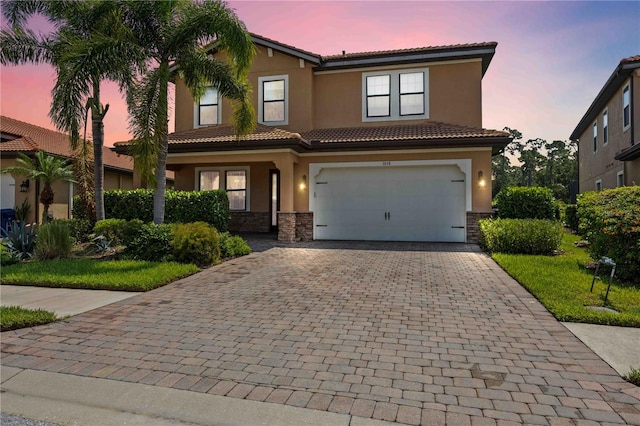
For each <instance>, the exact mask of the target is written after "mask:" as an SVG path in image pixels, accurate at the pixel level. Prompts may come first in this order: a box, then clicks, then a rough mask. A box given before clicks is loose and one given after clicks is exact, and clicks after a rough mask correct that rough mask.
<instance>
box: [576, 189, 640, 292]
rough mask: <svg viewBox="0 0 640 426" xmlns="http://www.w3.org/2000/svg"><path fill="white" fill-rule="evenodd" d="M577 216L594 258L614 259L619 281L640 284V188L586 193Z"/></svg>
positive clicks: (580, 228)
mask: <svg viewBox="0 0 640 426" xmlns="http://www.w3.org/2000/svg"><path fill="white" fill-rule="evenodd" d="M577 216H578V233H579V234H580V235H581V236H582V237H583V238H585V239H586V240H587V241H589V243H591V247H590V251H591V256H592V257H593V258H594V259H599V258H601V257H603V256H606V257H610V258H611V259H613V261H614V262H616V264H617V267H616V275H617V276H618V277H619V278H621V279H623V280H625V281H630V282H634V283H640V186H627V187H621V188H616V189H608V190H604V191H597V192H587V193H584V194H582V195H581V196H580V198H579V199H578V207H577Z"/></svg>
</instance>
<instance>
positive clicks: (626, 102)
mask: <svg viewBox="0 0 640 426" xmlns="http://www.w3.org/2000/svg"><path fill="white" fill-rule="evenodd" d="M629 127H631V92H630V91H629V85H628V84H627V85H626V86H625V87H624V89H622V129H623V130H627V129H628V128H629Z"/></svg>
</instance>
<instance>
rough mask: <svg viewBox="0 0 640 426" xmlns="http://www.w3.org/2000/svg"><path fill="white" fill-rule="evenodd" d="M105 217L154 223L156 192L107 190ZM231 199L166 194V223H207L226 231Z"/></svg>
mask: <svg viewBox="0 0 640 426" xmlns="http://www.w3.org/2000/svg"><path fill="white" fill-rule="evenodd" d="M104 204H105V212H106V216H107V217H109V218H117V219H125V220H132V219H140V220H142V221H143V222H145V223H147V222H151V221H152V220H153V191H152V190H147V189H136V190H132V191H124V190H113V191H105V193H104ZM229 220H230V216H229V199H228V198H227V193H226V192H225V191H167V192H166V205H165V222H166V223H190V222H206V223H208V224H210V225H213V226H214V227H215V228H216V229H217V230H219V231H221V232H223V231H226V230H227V226H228V225H229Z"/></svg>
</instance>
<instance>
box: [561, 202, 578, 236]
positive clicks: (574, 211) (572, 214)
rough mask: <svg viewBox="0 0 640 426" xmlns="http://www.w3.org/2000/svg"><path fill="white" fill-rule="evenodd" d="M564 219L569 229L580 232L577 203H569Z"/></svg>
mask: <svg viewBox="0 0 640 426" xmlns="http://www.w3.org/2000/svg"><path fill="white" fill-rule="evenodd" d="M564 221H565V222H566V224H567V226H568V227H569V229H571V230H572V231H574V232H578V206H577V205H576V204H567V207H566V208H565V210H564Z"/></svg>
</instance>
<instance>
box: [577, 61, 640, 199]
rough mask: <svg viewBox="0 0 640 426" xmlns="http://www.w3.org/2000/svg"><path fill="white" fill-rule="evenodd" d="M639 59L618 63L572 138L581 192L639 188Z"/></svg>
mask: <svg viewBox="0 0 640 426" xmlns="http://www.w3.org/2000/svg"><path fill="white" fill-rule="evenodd" d="M639 125H640V56H633V57H631V58H626V59H623V60H621V61H620V63H619V64H618V66H617V67H616V69H615V70H614V71H613V74H611V77H609V80H607V82H606V83H605V85H604V87H603V88H602V89H601V90H600V93H598V95H597V96H596V98H595V100H594V101H593V103H592V104H591V106H590V107H589V109H588V110H587V112H586V113H585V114H584V116H583V117H582V119H581V120H580V123H578V126H577V127H576V128H575V130H574V131H573V133H572V134H571V139H572V140H574V141H578V159H579V164H578V177H579V185H580V189H579V191H580V192H586V191H593V190H596V191H599V190H601V189H605V188H615V187H618V186H625V185H627V186H628V185H638V184H640V128H639V127H638V126H639Z"/></svg>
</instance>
